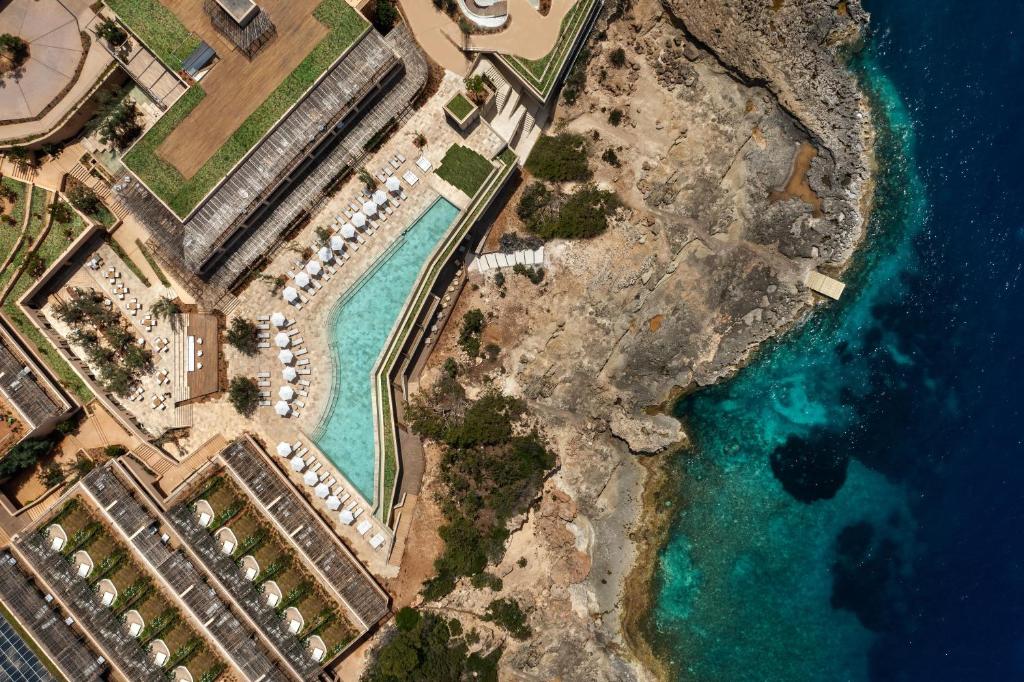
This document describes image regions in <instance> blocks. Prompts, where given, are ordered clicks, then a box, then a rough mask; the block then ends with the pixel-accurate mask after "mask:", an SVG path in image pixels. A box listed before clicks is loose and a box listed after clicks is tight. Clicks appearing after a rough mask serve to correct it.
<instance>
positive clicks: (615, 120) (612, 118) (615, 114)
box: [608, 109, 622, 126]
mask: <svg viewBox="0 0 1024 682" xmlns="http://www.w3.org/2000/svg"><path fill="white" fill-rule="evenodd" d="M608 122H609V123H611V124H612V125H613V126H617V125H619V124H620V123H622V109H612V110H611V111H610V112H608Z"/></svg>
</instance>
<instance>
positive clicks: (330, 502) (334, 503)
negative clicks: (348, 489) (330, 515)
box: [327, 495, 341, 511]
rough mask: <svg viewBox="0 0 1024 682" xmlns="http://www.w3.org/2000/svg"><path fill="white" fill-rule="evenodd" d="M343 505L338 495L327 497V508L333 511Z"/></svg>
mask: <svg viewBox="0 0 1024 682" xmlns="http://www.w3.org/2000/svg"><path fill="white" fill-rule="evenodd" d="M340 506H341V500H339V499H338V496H337V495H331V496H330V497H328V498H327V508H328V509H330V510H331V511H334V510H336V509H337V508H338V507H340Z"/></svg>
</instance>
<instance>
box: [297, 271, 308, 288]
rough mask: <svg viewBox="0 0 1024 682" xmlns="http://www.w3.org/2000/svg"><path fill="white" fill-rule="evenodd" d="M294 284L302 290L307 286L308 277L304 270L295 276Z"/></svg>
mask: <svg viewBox="0 0 1024 682" xmlns="http://www.w3.org/2000/svg"><path fill="white" fill-rule="evenodd" d="M295 283H296V284H298V285H299V286H300V287H302V288H303V289H305V288H306V287H308V286H309V275H307V274H306V271H305V270H300V271H299V273H298V274H297V275H295Z"/></svg>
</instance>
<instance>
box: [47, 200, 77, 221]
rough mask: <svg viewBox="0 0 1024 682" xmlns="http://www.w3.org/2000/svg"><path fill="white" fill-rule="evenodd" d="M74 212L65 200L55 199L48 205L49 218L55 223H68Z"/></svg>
mask: <svg viewBox="0 0 1024 682" xmlns="http://www.w3.org/2000/svg"><path fill="white" fill-rule="evenodd" d="M74 215H75V212H74V211H73V210H71V206H70V204H68V203H67V202H66V201H56V202H54V203H53V205H51V206H50V219H51V220H53V221H54V222H56V223H70V222H71V219H72V218H73V217H74Z"/></svg>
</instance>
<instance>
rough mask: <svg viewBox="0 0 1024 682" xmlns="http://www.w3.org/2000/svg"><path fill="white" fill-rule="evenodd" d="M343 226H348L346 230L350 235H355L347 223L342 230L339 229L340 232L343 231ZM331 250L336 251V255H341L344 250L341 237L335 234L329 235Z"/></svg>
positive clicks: (343, 241)
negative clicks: (349, 231) (350, 231)
mask: <svg viewBox="0 0 1024 682" xmlns="http://www.w3.org/2000/svg"><path fill="white" fill-rule="evenodd" d="M345 226H348V228H349V229H350V230H352V234H353V235H355V230H354V229H352V226H351V225H349V224H348V223H345V225H343V226H342V228H341V230H342V232H344V231H345ZM331 248H332V249H333V250H335V251H337V252H338V253H341V252H342V251H344V250H345V240H344V239H342V238H341V237H339V236H338V235H336V234H332V235H331Z"/></svg>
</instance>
